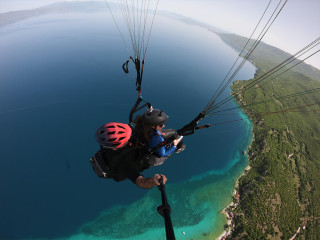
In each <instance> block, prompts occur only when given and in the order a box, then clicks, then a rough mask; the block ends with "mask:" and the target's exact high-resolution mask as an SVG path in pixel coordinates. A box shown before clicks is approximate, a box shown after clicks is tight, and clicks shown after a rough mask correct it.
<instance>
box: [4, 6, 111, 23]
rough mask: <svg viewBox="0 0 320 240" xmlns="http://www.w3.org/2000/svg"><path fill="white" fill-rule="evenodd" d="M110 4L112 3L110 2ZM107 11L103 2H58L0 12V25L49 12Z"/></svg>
mask: <svg viewBox="0 0 320 240" xmlns="http://www.w3.org/2000/svg"><path fill="white" fill-rule="evenodd" d="M110 6H112V4H110ZM96 11H108V10H107V6H106V4H105V3H104V2H60V3H53V4H50V5H47V6H44V7H41V8H36V9H32V10H21V11H12V12H6V13H1V14H0V27H3V26H5V25H8V24H12V23H16V22H19V21H22V20H25V19H28V18H32V17H35V16H41V15H45V14H50V13H67V12H96Z"/></svg>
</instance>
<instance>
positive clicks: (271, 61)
mask: <svg viewBox="0 0 320 240" xmlns="http://www.w3.org/2000/svg"><path fill="white" fill-rule="evenodd" d="M219 35H220V37H221V38H222V39H223V40H224V41H225V42H226V43H228V44H230V45H231V46H232V47H233V48H235V49H236V50H238V51H239V49H240V51H241V49H242V47H243V46H244V44H245V42H246V40H247V39H245V38H243V37H239V36H236V35H230V34H219ZM240 51H239V52H240ZM289 56H290V55H288V54H287V53H285V52H283V51H281V50H279V49H276V48H274V47H271V46H268V45H266V44H264V43H261V44H260V45H259V46H258V48H257V49H256V51H255V52H254V53H253V54H252V56H251V57H250V59H249V60H250V61H251V62H252V63H253V64H254V65H255V66H256V67H257V69H258V70H257V73H256V75H255V79H257V78H258V77H259V76H261V75H262V74H264V73H265V72H267V71H269V70H270V69H272V68H273V67H274V66H276V65H278V64H279V63H281V62H282V61H284V60H285V59H287V58H288V57H289ZM298 66H299V67H295V68H293V69H292V70H289V71H287V72H286V73H285V74H283V75H281V76H279V77H277V78H276V79H273V80H269V81H268V80H267V79H266V80H264V81H263V82H262V83H259V84H256V85H255V86H254V87H252V88H250V89H249V90H247V91H244V92H241V89H242V88H243V87H244V86H246V85H247V84H248V83H250V82H251V81H253V80H249V81H236V82H234V84H233V90H234V92H235V93H237V92H240V94H239V95H237V94H235V96H236V97H235V98H236V100H237V101H238V103H239V104H240V105H241V106H242V107H243V109H244V111H245V112H246V113H247V115H248V116H249V117H250V119H251V120H252V123H253V125H254V138H253V142H252V144H251V148H250V150H249V153H248V154H249V164H250V166H251V167H252V168H251V170H250V171H248V172H247V173H246V174H245V175H244V176H243V177H241V178H240V179H239V186H238V191H239V194H240V198H239V200H237V199H236V201H238V202H239V206H238V207H237V208H235V209H231V210H232V211H233V213H234V219H233V224H234V226H233V228H232V234H231V235H230V236H229V238H230V239H290V238H291V237H293V236H294V235H295V234H296V233H298V234H297V235H296V238H295V239H308V240H309V239H320V201H319V199H320V92H316V93H313V94H308V95H301V96H295V97H292V98H286V99H279V97H281V96H286V95H288V94H292V93H297V92H302V91H306V90H308V89H315V88H320V81H319V80H320V71H319V70H317V69H316V68H313V67H312V66H310V65H307V64H304V63H303V64H300V65H298ZM264 82H265V83H264ZM239 90H240V91H239ZM270 99H273V101H268V102H266V103H263V104H257V105H252V106H249V107H247V106H246V105H248V104H251V103H257V102H261V101H265V100H270ZM310 104H313V105H312V106H309V107H304V108H296V107H298V106H304V105H310ZM285 109H292V110H291V111H288V112H280V111H283V110H285ZM271 112H278V113H276V114H271Z"/></svg>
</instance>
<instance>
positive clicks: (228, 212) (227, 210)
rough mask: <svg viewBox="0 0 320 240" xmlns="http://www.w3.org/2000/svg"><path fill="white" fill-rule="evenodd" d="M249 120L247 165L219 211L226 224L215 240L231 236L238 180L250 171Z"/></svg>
mask: <svg viewBox="0 0 320 240" xmlns="http://www.w3.org/2000/svg"><path fill="white" fill-rule="evenodd" d="M256 72H257V70H256ZM241 109H242V108H241ZM242 111H243V113H242V114H241V115H245V116H246V117H249V116H248V115H246V114H245V112H244V110H243V109H242ZM249 119H250V118H249ZM249 119H248V120H246V122H247V124H248V123H250V132H252V135H251V139H250V141H249V144H248V147H247V150H246V151H245V152H244V153H243V154H244V155H245V156H246V157H247V160H248V163H247V165H246V167H245V168H244V169H243V172H242V173H241V174H240V175H239V176H238V177H237V179H236V182H235V187H234V189H233V192H232V196H231V201H230V203H229V204H228V205H227V206H226V207H224V208H223V209H222V210H221V211H220V213H222V214H223V215H224V216H225V218H226V220H227V223H226V225H225V229H224V231H223V232H222V233H221V234H220V235H219V237H218V238H216V240H226V239H228V238H229V237H230V236H231V234H232V231H233V228H234V222H233V220H234V214H233V212H234V211H235V209H236V208H237V207H238V206H239V203H240V197H241V196H240V194H239V179H240V178H241V177H243V176H245V175H246V174H248V172H249V171H250V170H251V166H250V164H249V163H250V160H251V159H250V153H251V146H252V143H253V141H254V131H253V127H254V124H253V123H252V121H250V120H249Z"/></svg>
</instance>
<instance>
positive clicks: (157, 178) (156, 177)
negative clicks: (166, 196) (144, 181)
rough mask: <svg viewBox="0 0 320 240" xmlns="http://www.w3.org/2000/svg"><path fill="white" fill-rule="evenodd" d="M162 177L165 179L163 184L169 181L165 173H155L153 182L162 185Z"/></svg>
mask: <svg viewBox="0 0 320 240" xmlns="http://www.w3.org/2000/svg"><path fill="white" fill-rule="evenodd" d="M161 177H162V179H163V184H166V182H167V177H166V176H165V175H162V174H155V175H154V176H153V183H154V184H155V185H157V186H159V185H160V179H161Z"/></svg>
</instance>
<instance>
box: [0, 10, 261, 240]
mask: <svg viewBox="0 0 320 240" xmlns="http://www.w3.org/2000/svg"><path fill="white" fill-rule="evenodd" d="M128 57H129V56H128V53H127V52H126V50H125V49H124V47H123V45H122V42H121V40H120V37H119V34H118V32H117V30H116V28H115V27H114V25H113V22H112V20H111V18H110V16H109V15H108V14H107V13H95V14H74V13H73V14H66V15H45V16H42V17H37V18H32V19H29V20H25V21H23V22H19V23H16V24H13V25H9V26H6V27H3V28H1V29H0V136H1V137H0V159H1V160H0V192H1V196H0V213H1V218H0V239H19V238H26V237H48V238H49V237H61V236H65V235H70V234H72V233H74V232H76V231H77V229H78V228H79V227H80V226H81V225H83V224H84V223H86V222H88V221H92V220H93V219H94V218H95V217H96V216H97V215H98V214H99V213H100V212H101V211H102V210H104V209H106V208H108V207H111V206H114V205H117V204H129V203H132V202H134V201H136V200H137V199H140V198H141V197H142V196H144V195H145V194H146V193H147V190H142V189H139V188H137V187H136V186H135V185H133V184H132V183H131V182H130V181H125V182H121V183H115V182H113V181H105V180H102V179H98V178H97V177H96V176H95V175H94V173H93V171H92V170H91V166H90V164H89V161H88V160H89V158H90V157H91V155H93V154H94V153H95V151H96V150H97V148H98V145H97V144H96V143H95V141H94V138H93V136H94V131H95V130H96V128H97V127H99V126H100V125H101V124H102V123H104V122H108V121H119V122H127V121H128V114H129V111H130V110H131V107H132V105H133V104H134V102H135V100H136V97H137V93H136V91H135V79H134V74H133V72H134V71H133V69H134V68H133V66H132V65H131V66H130V69H131V70H132V74H129V75H125V74H124V73H123V71H122V70H121V65H122V64H123V62H124V61H126V60H127V58H128ZM236 57H237V54H236V52H234V51H233V50H232V49H231V48H230V47H228V46H226V45H225V44H224V43H223V42H222V41H221V40H220V39H219V38H218V37H217V36H216V35H214V34H213V33H210V32H209V31H207V30H205V29H202V28H199V27H196V26H190V25H186V24H184V23H181V22H177V21H173V20H169V19H166V18H163V17H157V19H156V23H155V26H154V30H153V34H152V37H151V40H150V45H149V50H148V55H147V60H146V64H145V71H144V77H143V98H144V99H145V100H147V101H150V102H151V103H152V104H153V106H154V107H156V108H161V109H164V110H165V111H166V112H167V113H168V115H169V116H170V119H169V122H168V123H167V127H168V128H179V127H182V126H183V125H185V124H186V123H188V121H190V120H192V119H193V118H194V117H195V116H197V114H198V113H199V112H200V111H201V110H202V109H203V108H204V107H205V105H206V104H207V102H208V101H209V98H210V97H211V95H212V94H213V93H214V91H215V89H216V87H217V86H218V85H219V84H220V81H221V80H222V79H223V78H224V77H225V74H226V73H227V72H228V70H229V68H230V66H231V65H232V63H233V61H234V60H235V59H236ZM254 71H255V68H254V67H253V66H252V65H249V64H248V65H246V66H245V67H244V68H243V71H242V72H241V73H240V74H239V75H238V76H237V79H249V78H251V77H252V76H253V74H254ZM228 91H229V90H228ZM227 94H229V93H228V92H226V93H225V95H224V96H227ZM234 114H235V115H232V116H231V118H232V119H237V118H240V116H239V113H237V112H235V113H234ZM224 120H226V117H221V118H219V119H216V118H214V117H210V118H207V119H205V120H203V123H213V122H220V121H224ZM246 131H247V126H246V125H245V123H244V122H241V121H240V122H236V123H233V124H226V125H220V126H215V127H211V128H209V129H206V130H202V131H198V132H197V133H196V134H194V135H192V136H188V137H185V143H186V144H187V149H186V151H185V152H183V153H181V154H179V155H175V156H174V157H172V158H170V159H169V160H168V161H167V162H166V163H165V164H164V165H162V166H160V167H157V168H152V169H150V170H148V171H146V172H145V173H144V175H145V176H151V175H152V174H154V173H156V172H160V173H164V174H165V175H166V176H167V177H168V179H169V182H168V184H170V183H181V182H183V181H186V180H188V179H190V178H192V177H195V176H198V175H201V174H204V173H206V172H208V171H212V170H214V171H220V170H221V171H222V170H223V169H228V168H230V167H231V166H232V165H233V164H234V158H233V155H234V153H235V152H237V151H242V149H238V148H239V146H241V145H243V143H246V142H247V141H248V139H247V138H246V139H244V136H246Z"/></svg>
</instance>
